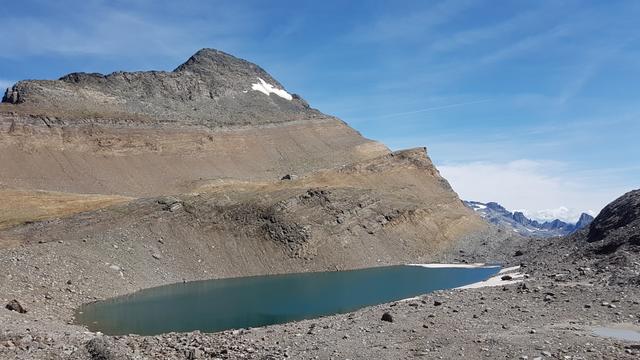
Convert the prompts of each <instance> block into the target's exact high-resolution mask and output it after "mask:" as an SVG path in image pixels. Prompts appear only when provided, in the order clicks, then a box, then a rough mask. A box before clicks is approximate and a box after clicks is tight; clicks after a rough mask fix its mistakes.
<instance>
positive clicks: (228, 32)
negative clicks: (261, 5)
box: [0, 2, 256, 58]
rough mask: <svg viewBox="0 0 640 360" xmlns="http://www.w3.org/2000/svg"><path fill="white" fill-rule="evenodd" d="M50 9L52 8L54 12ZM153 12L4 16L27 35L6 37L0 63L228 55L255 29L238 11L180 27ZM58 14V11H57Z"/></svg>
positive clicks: (84, 8)
mask: <svg viewBox="0 0 640 360" xmlns="http://www.w3.org/2000/svg"><path fill="white" fill-rule="evenodd" d="M53 4H55V3H51V4H49V5H48V6H55V5H53ZM147 5H148V6H149V8H148V9H145V8H144V7H143V8H142V9H131V8H129V9H127V10H120V9H119V8H117V7H115V6H109V5H105V4H102V3H96V2H87V3H84V4H79V5H78V6H77V9H76V11H75V12H72V13H69V14H68V16H65V17H64V18H52V19H47V20H46V21H45V20H43V19H42V18H36V17H31V16H29V15H23V16H11V17H6V16H0V20H1V21H2V23H3V25H4V26H6V27H8V28H20V29H22V34H21V36H10V37H6V38H5V39H4V40H3V41H2V44H0V57H9V58H19V57H24V56H30V55H51V54H54V55H65V56H66V55H69V56H78V55H92V56H118V57H126V56H127V55H130V54H144V55H146V56H153V55H158V54H162V55H167V56H173V57H183V56H184V55H185V53H191V52H193V51H194V50H195V49H197V48H198V47H202V44H203V43H212V46H213V45H215V46H218V47H221V48H226V49H229V48H231V47H233V46H235V45H236V44H237V43H238V41H236V39H235V37H238V36H240V35H242V34H243V33H245V32H246V31H249V30H250V29H252V24H255V23H256V22H255V21H253V19H252V18H251V16H253V14H254V13H253V12H246V13H243V12H241V11H238V12H237V13H234V14H233V15H231V16H230V14H229V12H233V11H234V8H233V7H228V8H227V9H226V10H227V12H226V13H213V15H210V16H208V17H207V18H203V17H200V18H194V19H190V20H189V21H181V20H180V19H179V17H178V16H176V17H175V18H159V17H153V16H149V15H148V12H150V11H151V9H152V7H153V6H154V4H147ZM57 10H59V9H57Z"/></svg>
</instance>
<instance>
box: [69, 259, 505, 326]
mask: <svg viewBox="0 0 640 360" xmlns="http://www.w3.org/2000/svg"><path fill="white" fill-rule="evenodd" d="M499 270H500V267H498V266H493V267H480V268H426V267H420V266H408V265H400V266H387V267H377V268H368V269H360V270H352V271H333V272H317V273H300V274H287V275H267V276H253V277H243V278H232V279H220V280H206V281H194V282H188V283H179V284H172V285H166V286H160V287H156V288H150V289H145V290H141V291H138V292H136V293H133V294H130V295H126V296H122V297H117V298H113V299H109V300H105V301H99V302H95V303H90V304H86V305H83V306H82V307H81V308H80V309H78V311H77V312H76V322H77V323H79V324H84V325H85V326H87V327H88V328H89V329H90V330H92V331H101V332H103V333H105V334H107V335H123V334H139V335H155V334H161V333H167V332H186V331H193V330H200V331H203V332H215V331H222V330H228V329H239V328H247V327H258V326H265V325H271V324H279V323H284V322H289V321H295V320H302V319H309V318H315V317H320V316H325V315H331V314H337V313H345V312H349V311H353V310H356V309H359V308H362V307H365V306H371V305H376V304H382V303H386V302H390V301H396V300H401V299H406V298H409V297H414V296H417V295H420V294H425V293H428V292H431V291H435V290H442V289H451V288H456V287H459V286H463V285H467V284H471V283H474V282H478V281H482V280H486V279H487V278H489V277H490V276H492V275H494V274H496V273H497V272H498V271H499Z"/></svg>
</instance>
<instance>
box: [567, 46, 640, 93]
mask: <svg viewBox="0 0 640 360" xmlns="http://www.w3.org/2000/svg"><path fill="white" fill-rule="evenodd" d="M634 40H635V38H632V37H629V38H625V39H622V40H617V41H614V42H613V43H609V44H607V45H606V46H601V47H596V48H595V49H593V50H592V51H590V54H589V55H588V56H585V57H584V58H585V61H584V64H583V65H582V66H579V67H578V70H577V71H576V74H575V75H574V77H573V79H571V81H569V82H568V84H567V86H565V87H564V89H563V90H562V93H561V94H560V96H559V97H558V99H557V102H558V104H561V105H562V104H565V103H567V102H568V101H569V100H571V99H572V98H573V97H575V96H576V95H577V94H579V93H580V92H581V91H582V89H583V88H584V87H585V86H586V85H587V84H588V83H589V81H590V80H591V79H592V78H593V77H594V76H596V75H597V74H598V73H599V71H600V70H601V68H602V66H603V65H604V63H606V61H607V60H610V59H611V58H613V57H614V56H615V55H617V54H619V53H620V52H621V50H622V49H623V48H624V47H625V46H626V45H627V44H629V43H631V42H632V41H634Z"/></svg>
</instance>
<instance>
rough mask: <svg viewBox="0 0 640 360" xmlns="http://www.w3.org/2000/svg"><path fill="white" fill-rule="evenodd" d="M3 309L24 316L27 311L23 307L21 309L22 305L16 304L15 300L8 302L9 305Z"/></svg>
mask: <svg viewBox="0 0 640 360" xmlns="http://www.w3.org/2000/svg"><path fill="white" fill-rule="evenodd" d="M5 307H6V308H7V310H11V311H15V312H18V313H20V314H24V313H26V312H27V310H26V309H25V308H24V307H22V305H21V304H20V303H19V302H18V300H15V299H14V300H11V301H9V303H8V304H7V305H6V306H5Z"/></svg>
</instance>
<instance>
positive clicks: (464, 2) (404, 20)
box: [347, 0, 476, 42]
mask: <svg viewBox="0 0 640 360" xmlns="http://www.w3.org/2000/svg"><path fill="white" fill-rule="evenodd" d="M475 4H476V3H475V2H474V1H470V0H456V1H452V0H445V1H441V2H440V3H437V4H435V5H434V6H431V7H429V8H427V9H420V10H417V11H406V12H404V13H403V15H401V16H394V15H391V16H385V17H383V18H381V19H377V20H374V21H372V22H371V23H368V24H364V25H363V26H361V27H358V28H356V29H355V30H354V31H353V32H352V33H350V34H349V35H348V36H347V38H348V39H349V40H350V41H361V42H386V41H392V40H418V41H423V40H424V35H425V34H428V33H429V32H430V31H431V29H433V28H435V27H437V26H439V25H442V24H446V23H448V22H450V21H452V19H453V18H455V16H457V15H458V14H460V13H461V12H463V11H465V10H467V9H469V8H470V7H472V6H473V5H475Z"/></svg>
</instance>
